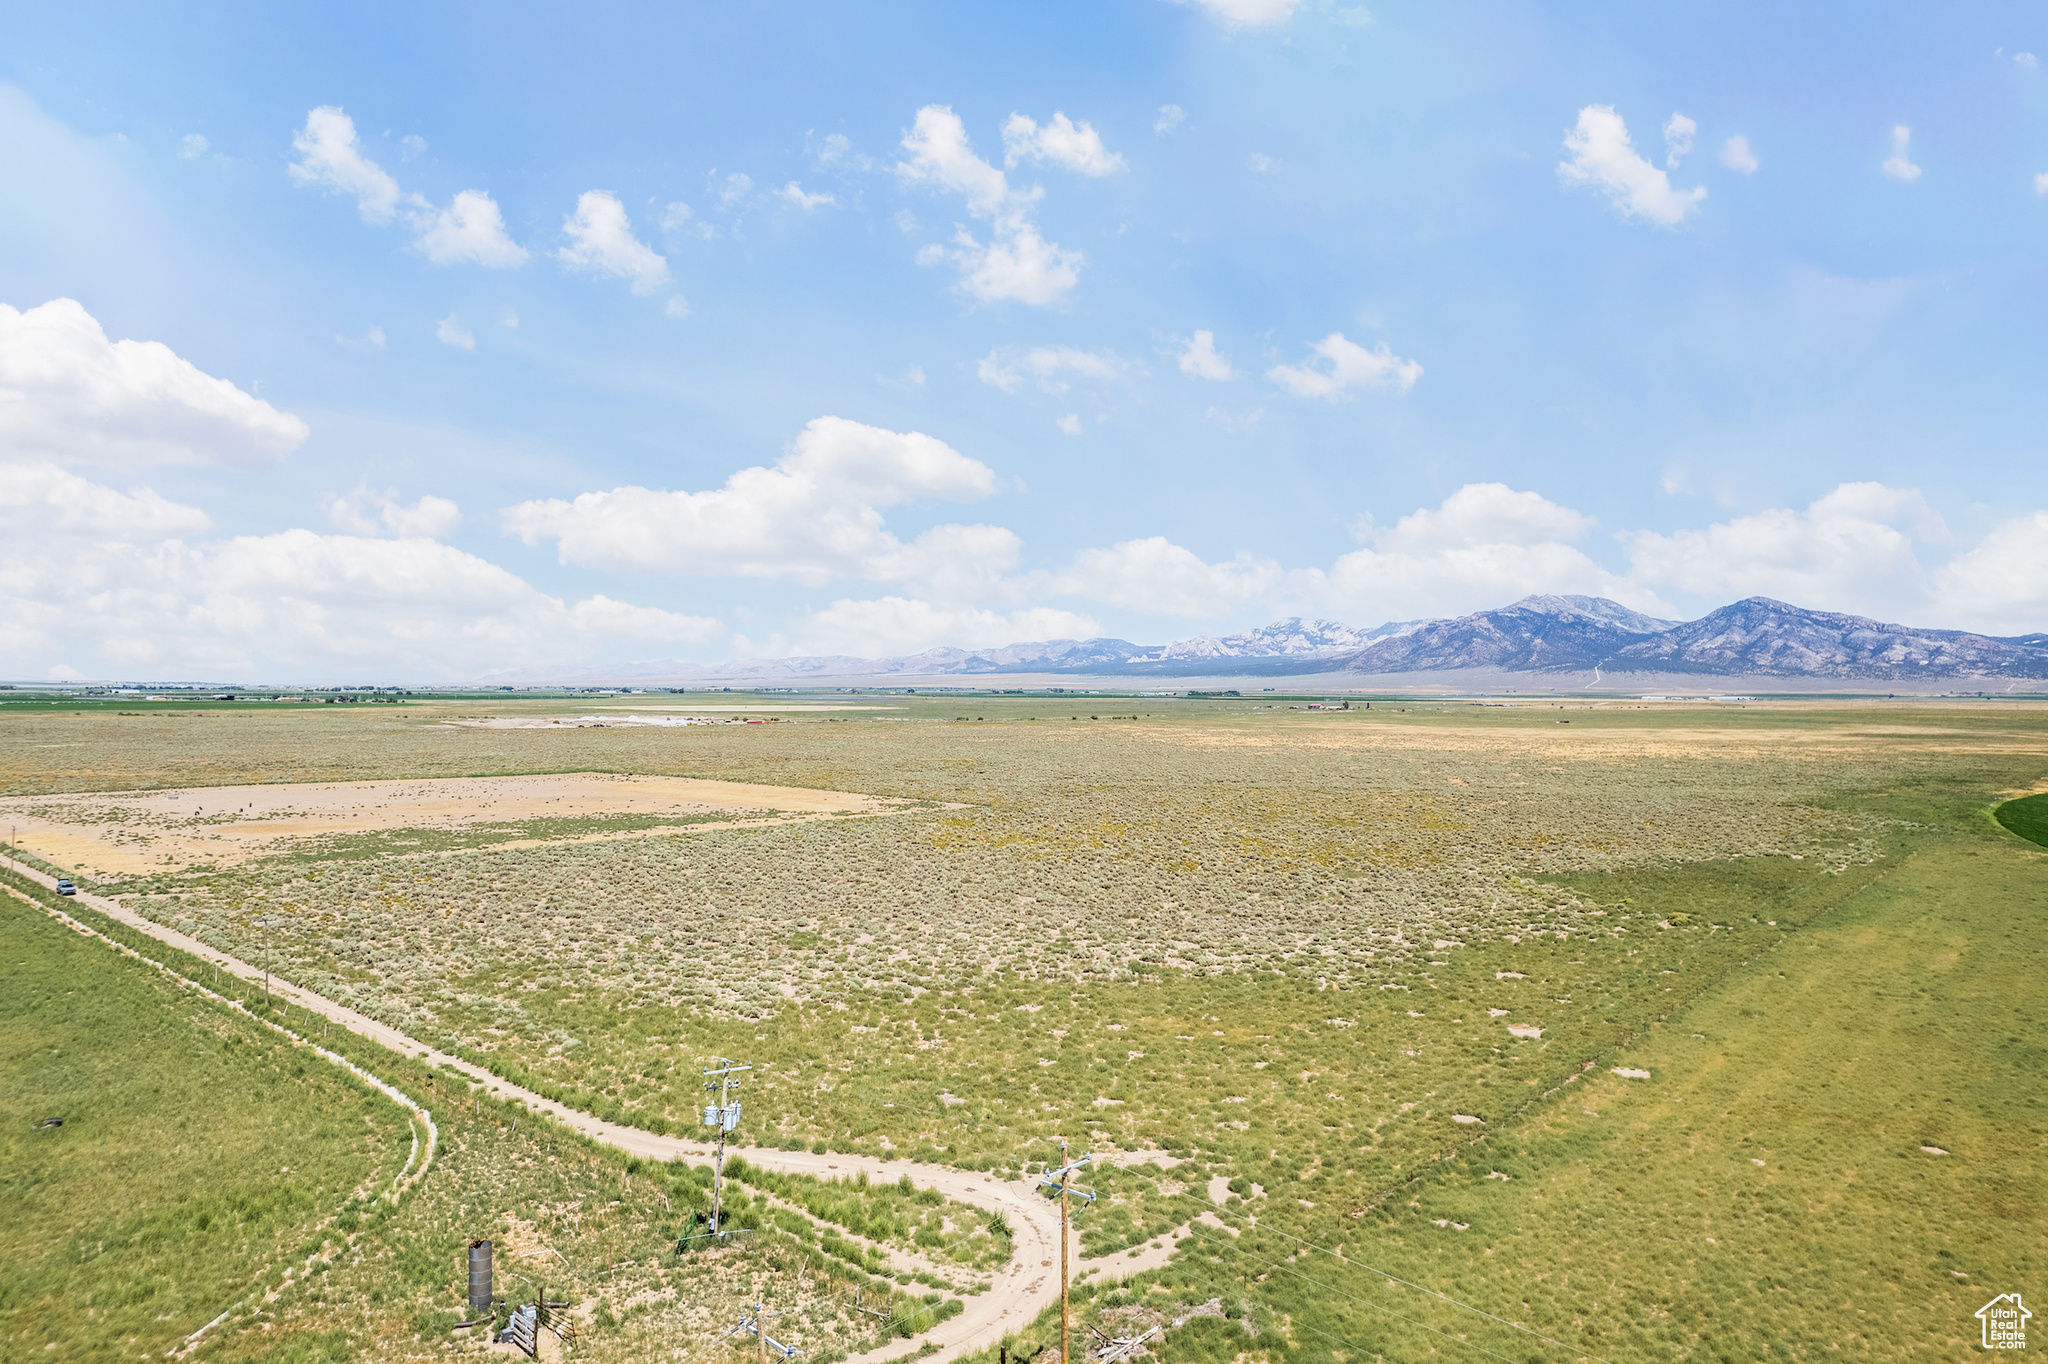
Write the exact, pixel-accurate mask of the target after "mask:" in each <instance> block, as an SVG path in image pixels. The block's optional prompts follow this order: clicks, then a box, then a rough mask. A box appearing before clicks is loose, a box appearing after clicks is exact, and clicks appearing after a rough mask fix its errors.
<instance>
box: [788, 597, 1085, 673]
mask: <svg viewBox="0 0 2048 1364" xmlns="http://www.w3.org/2000/svg"><path fill="white" fill-rule="evenodd" d="M1101 633H1102V630H1101V627H1100V626H1098V625H1097V624H1096V623H1095V622H1094V620H1092V619H1091V618H1089V617H1087V616H1083V615H1077V614H1075V613H1074V612H1072V611H1061V610H1056V609H1054V608H1051V607H1044V606H1032V607H1022V608H1019V609H1017V610H1014V611H991V610H987V609H985V608H977V607H959V606H954V607H948V606H942V605H938V604H935V603H933V602H929V601H924V600H921V599H918V598H913V597H893V596H892V597H882V598H879V599H876V600H872V601H855V600H851V599H842V600H840V601H835V602H833V603H832V604H831V605H830V606H828V607H826V608H825V609H824V610H822V611H816V612H813V613H811V614H810V615H807V616H805V617H804V618H803V620H802V621H801V622H799V624H798V627H797V638H798V640H799V641H800V647H802V648H803V649H804V650H805V651H806V652H811V653H819V654H851V655H853V656H855V657H859V658H877V657H882V658H886V657H889V656H892V655H897V654H910V653H921V652H923V651H924V650H926V649H931V648H936V647H942V646H950V647H952V648H958V649H989V648H999V647H1001V646H1002V645H1005V644H1018V643H1024V642H1027V641H1034V640H1043V639H1092V638H1095V637H1097V636H1099V635H1100V634H1101Z"/></svg>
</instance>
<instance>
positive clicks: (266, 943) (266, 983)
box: [256, 917, 277, 1014]
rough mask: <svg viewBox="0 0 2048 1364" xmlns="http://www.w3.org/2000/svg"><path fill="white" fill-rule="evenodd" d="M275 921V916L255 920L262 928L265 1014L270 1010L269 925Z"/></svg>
mask: <svg viewBox="0 0 2048 1364" xmlns="http://www.w3.org/2000/svg"><path fill="white" fill-rule="evenodd" d="M276 922H277V920H276V918H275V917H272V918H267V919H258V920H257V921H256V926H257V927H258V928H260V929H262V930H263V1012H264V1013H266V1014H267V1013H269V1012H270V926H271V925H272V924H274V923H276Z"/></svg>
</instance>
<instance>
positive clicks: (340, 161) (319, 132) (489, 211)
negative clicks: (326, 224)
mask: <svg viewBox="0 0 2048 1364" xmlns="http://www.w3.org/2000/svg"><path fill="white" fill-rule="evenodd" d="M188 141H189V139H188ZM405 143H406V145H407V148H408V151H409V152H410V151H418V150H424V149H425V148H426V145H427V144H426V143H425V141H424V140H422V139H420V138H417V137H407V138H406V139H405ZM415 143H417V144H418V145H417V147H414V145H413V144H415ZM292 147H293V149H294V150H295V151H297V152H298V153H299V159H298V160H297V161H294V162H292V163H291V164H290V165H289V166H287V167H286V170H287V171H289V172H290V174H291V177H292V179H293V180H295V181H297V182H298V183H299V184H302V185H310V186H314V187H317V188H320V189H325V190H328V191H330V192H333V193H339V194H345V195H349V196H350V197H352V198H354V199H355V201H356V211H357V212H359V213H361V214H362V216H363V221H364V222H367V223H376V224H379V225H382V224H385V223H389V222H391V221H392V220H393V219H396V218H401V217H402V218H403V219H404V220H405V222H406V223H407V225H408V226H410V227H411V228H412V230H413V240H412V246H413V249H414V250H416V251H418V252H419V253H420V254H422V255H424V256H425V257H426V258H427V259H428V260H430V261H432V262H434V264H436V265H457V264H462V263H465V262H467V263H469V264H474V265H483V266H489V267H492V268H496V269H503V268H506V267H509V266H514V265H520V264H523V263H524V262H525V260H526V251H525V249H524V248H523V247H521V246H520V245H519V244H518V243H516V242H514V241H513V240H512V238H511V237H510V236H509V235H507V233H506V231H505V216H504V214H503V213H501V212H500V211H499V209H498V205H497V201H495V200H494V199H492V198H491V196H490V195H488V194H486V193H485V192H484V191H482V190H480V189H466V190H463V191H462V192H461V193H459V194H457V195H456V196H455V198H454V199H453V200H452V201H451V202H450V203H449V205H448V207H447V208H435V207H434V206H433V205H432V204H430V203H428V202H427V200H426V199H424V198H422V197H421V196H420V195H418V194H408V193H406V192H405V191H403V190H401V189H400V188H399V185H398V181H396V180H394V179H393V178H392V177H391V175H390V173H389V172H387V171H386V170H385V169H384V168H383V167H382V166H379V165H378V164H377V163H376V162H374V161H372V160H371V159H370V158H369V157H367V156H365V155H364V154H363V148H362V143H361V141H360V140H359V139H358V138H357V136H356V125H355V120H353V119H351V118H350V117H349V116H348V115H347V114H346V113H344V112H343V111H342V110H341V109H340V108H339V107H338V106H336V105H331V104H326V105H322V106H321V107H319V108H317V109H314V110H311V111H309V112H308V113H307V114H306V126H305V127H303V128H301V129H300V130H299V132H298V134H297V135H296V136H295V137H294V138H293V139H292Z"/></svg>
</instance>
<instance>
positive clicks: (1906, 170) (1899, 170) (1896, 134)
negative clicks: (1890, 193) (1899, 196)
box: [1878, 123, 1920, 185]
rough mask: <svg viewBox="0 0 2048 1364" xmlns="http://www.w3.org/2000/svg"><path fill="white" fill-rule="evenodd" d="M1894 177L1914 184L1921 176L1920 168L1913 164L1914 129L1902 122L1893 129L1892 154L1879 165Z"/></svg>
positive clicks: (1880, 168)
mask: <svg viewBox="0 0 2048 1364" xmlns="http://www.w3.org/2000/svg"><path fill="white" fill-rule="evenodd" d="M1878 169H1879V170H1881V171H1883V172H1884V173H1885V174H1886V175H1889V176H1890V177H1891V178H1892V179H1894V180H1898V181H1902V182H1903V183H1905V184H1908V185H1910V184H1912V183H1913V182H1914V181H1915V180H1918V179H1919V178H1920V168H1919V167H1918V166H1916V165H1914V164H1913V130H1912V129H1911V128H1909V127H1907V126H1906V125H1905V124H1903V123H1901V124H1899V125H1898V126H1897V127H1895V128H1893V129H1892V154H1891V155H1890V156H1888V157H1886V158H1885V159H1884V164H1883V165H1882V166H1879V167H1878Z"/></svg>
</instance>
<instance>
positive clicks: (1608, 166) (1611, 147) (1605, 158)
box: [1557, 104, 1707, 227]
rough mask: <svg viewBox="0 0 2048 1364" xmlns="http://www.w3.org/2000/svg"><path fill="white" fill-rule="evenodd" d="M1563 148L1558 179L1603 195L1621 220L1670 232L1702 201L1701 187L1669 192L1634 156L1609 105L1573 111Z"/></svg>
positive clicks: (1659, 175) (1666, 180)
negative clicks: (1638, 221) (1640, 221)
mask: <svg viewBox="0 0 2048 1364" xmlns="http://www.w3.org/2000/svg"><path fill="white" fill-rule="evenodd" d="M1689 136H1690V134H1688V137H1689ZM1564 148H1565V150H1566V151H1567V152H1569V153H1571V156H1570V158H1569V159H1568V160H1565V161H1560V162H1559V163H1558V166H1557V173H1558V175H1559V177H1560V178H1562V179H1563V180H1564V182H1565V183H1566V184H1567V185H1584V186H1587V187H1589V188H1592V189H1596V190H1599V191H1600V192H1602V193H1604V194H1605V195H1606V196H1607V198H1608V201H1609V202H1611V203H1612V204H1613V205H1614V207H1615V208H1616V209H1617V210H1618V211H1619V212H1620V213H1621V215H1622V216H1623V217H1625V218H1641V219H1643V220H1644V221H1646V222H1652V223H1655V224H1657V226H1659V227H1676V226H1678V224H1679V223H1681V222H1683V221H1685V219H1686V217H1687V216H1688V215H1690V214H1691V213H1692V212H1694V211H1695V210H1696V209H1698V208H1699V205H1700V200H1702V199H1704V198H1706V197H1707V191H1706V189H1705V188H1704V187H1696V188H1693V189H1684V190H1681V189H1674V188H1672V185H1671V179H1670V177H1669V176H1667V175H1665V173H1664V172H1663V171H1661V170H1659V169H1658V168H1657V167H1655V166H1653V165H1651V164H1650V163H1649V162H1648V161H1645V160H1644V159H1643V157H1642V155H1641V153H1639V152H1637V151H1636V149H1635V146H1634V145H1633V144H1632V143H1631V142H1630V141H1629V136H1628V125H1627V124H1626V123H1624V122H1623V121H1622V117H1621V115H1620V114H1617V113H1615V112H1614V109H1613V107H1612V106H1611V105H1606V104H1589V105H1587V106H1586V107H1585V108H1583V109H1581V110H1579V121H1578V125H1577V126H1576V127H1574V128H1573V129H1572V131H1571V132H1569V133H1567V134H1565V139H1564Z"/></svg>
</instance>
